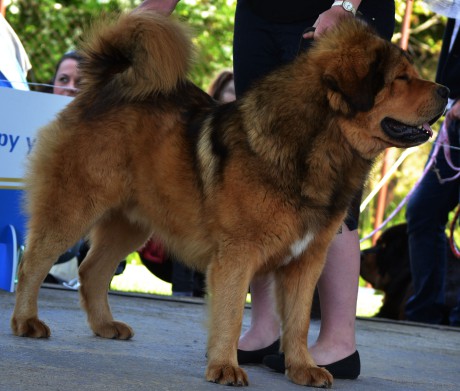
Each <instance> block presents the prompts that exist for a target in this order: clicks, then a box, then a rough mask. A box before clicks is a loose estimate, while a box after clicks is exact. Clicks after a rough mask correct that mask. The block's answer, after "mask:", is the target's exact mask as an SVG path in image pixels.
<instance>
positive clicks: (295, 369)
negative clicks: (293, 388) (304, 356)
mask: <svg viewBox="0 0 460 391" xmlns="http://www.w3.org/2000/svg"><path fill="white" fill-rule="evenodd" d="M286 376H287V377H288V378H289V379H290V380H291V381H292V382H294V383H296V384H300V385H302V386H311V387H319V388H331V387H332V383H333V381H334V378H333V377H332V375H331V374H330V373H329V371H328V370H327V369H324V368H319V367H305V366H291V367H290V368H289V369H287V370H286Z"/></svg>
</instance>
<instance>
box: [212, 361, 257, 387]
mask: <svg viewBox="0 0 460 391" xmlns="http://www.w3.org/2000/svg"><path fill="white" fill-rule="evenodd" d="M206 380H207V381H209V382H213V383H218V384H223V385H226V386H237V387H242V386H247V385H248V384H249V382H248V375H247V374H246V372H245V371H244V370H243V369H241V368H240V367H238V366H233V365H230V364H227V365H225V364H221V365H208V367H207V369H206Z"/></svg>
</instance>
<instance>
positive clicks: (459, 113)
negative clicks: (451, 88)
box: [445, 100, 460, 127]
mask: <svg viewBox="0 0 460 391" xmlns="http://www.w3.org/2000/svg"><path fill="white" fill-rule="evenodd" d="M459 119H460V100H458V101H457V102H455V104H454V105H453V106H452V107H451V108H450V110H449V111H448V112H447V114H446V119H445V123H446V126H447V127H449V125H450V122H451V121H454V120H459Z"/></svg>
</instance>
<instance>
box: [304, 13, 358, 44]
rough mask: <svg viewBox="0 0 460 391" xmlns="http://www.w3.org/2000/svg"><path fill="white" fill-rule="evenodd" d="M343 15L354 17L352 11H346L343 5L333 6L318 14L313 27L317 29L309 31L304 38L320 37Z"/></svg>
mask: <svg viewBox="0 0 460 391" xmlns="http://www.w3.org/2000/svg"><path fill="white" fill-rule="evenodd" d="M343 17H349V18H354V16H353V14H352V13H351V12H348V11H345V10H344V9H343V8H342V7H331V8H329V9H328V10H327V11H324V12H323V13H322V14H320V15H319V16H318V19H316V22H315V24H314V25H313V27H314V28H315V31H309V32H307V33H305V34H304V35H303V38H304V39H314V38H318V37H320V36H321V34H323V33H324V32H325V31H326V30H327V29H328V28H331V27H332V26H334V25H335V24H337V22H338V21H339V20H340V19H342V18H343Z"/></svg>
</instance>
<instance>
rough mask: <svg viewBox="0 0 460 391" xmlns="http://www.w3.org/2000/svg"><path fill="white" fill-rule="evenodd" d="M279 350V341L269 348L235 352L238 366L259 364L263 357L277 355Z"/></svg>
mask: <svg viewBox="0 0 460 391" xmlns="http://www.w3.org/2000/svg"><path fill="white" fill-rule="evenodd" d="M279 350H280V340H279V339H277V340H276V341H275V342H273V343H272V344H271V345H270V346H267V347H266V348H263V349H258V350H240V349H238V350H237V357H238V364H240V365H242V364H261V363H262V360H263V359H264V357H265V356H268V355H277V354H278V353H279Z"/></svg>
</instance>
